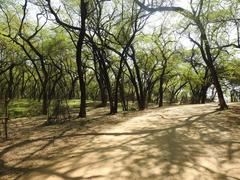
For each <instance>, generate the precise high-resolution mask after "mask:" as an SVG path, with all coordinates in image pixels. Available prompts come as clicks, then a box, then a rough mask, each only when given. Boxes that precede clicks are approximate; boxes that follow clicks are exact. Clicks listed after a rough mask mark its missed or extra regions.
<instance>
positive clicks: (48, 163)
mask: <svg viewBox="0 0 240 180" xmlns="http://www.w3.org/2000/svg"><path fill="white" fill-rule="evenodd" d="M93 118H94V117H93ZM88 120H89V121H90V120H91V118H90V119H88ZM26 123H27V122H26ZM39 123H40V122H39ZM80 124H81V122H79V120H76V121H74V122H69V123H66V124H64V125H55V126H48V127H43V126H39V124H38V123H35V124H34V126H32V125H31V124H30V126H29V129H26V127H25V126H24V123H23V127H25V128H24V131H23V130H22V129H21V128H20V126H19V130H18V131H19V132H22V135H21V136H20V137H19V138H18V139H14V140H12V141H9V142H6V143H5V144H4V146H2V147H1V152H0V159H1V161H0V169H1V170H0V174H1V177H2V178H3V179H36V180H38V179H69V180H71V179H217V180H228V179H229V180H231V179H240V140H239V139H240V130H239V126H240V105H239V104H232V105H231V106H230V109H229V110H227V111H223V112H221V111H216V105H214V104H209V105H194V106H192V105H191V106H189V105H188V106H177V107H169V108H164V109H152V110H147V111H144V112H140V113H130V114H127V115H117V116H99V117H97V118H96V117H95V121H93V123H86V124H85V125H84V126H80Z"/></svg>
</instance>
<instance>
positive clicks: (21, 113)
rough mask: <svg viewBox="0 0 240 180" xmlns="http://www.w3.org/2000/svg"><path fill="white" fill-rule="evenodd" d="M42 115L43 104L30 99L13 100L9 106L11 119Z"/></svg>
mask: <svg viewBox="0 0 240 180" xmlns="http://www.w3.org/2000/svg"><path fill="white" fill-rule="evenodd" d="M40 114H41V102H39V101H36V100H29V99H18V100H13V101H11V102H10V104H9V116H10V118H17V117H29V116H37V115H40Z"/></svg>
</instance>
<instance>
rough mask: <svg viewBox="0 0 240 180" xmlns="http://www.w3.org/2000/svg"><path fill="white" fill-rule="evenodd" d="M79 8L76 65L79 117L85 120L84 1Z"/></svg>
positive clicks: (82, 0) (85, 12) (85, 13)
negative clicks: (79, 24)
mask: <svg viewBox="0 0 240 180" xmlns="http://www.w3.org/2000/svg"><path fill="white" fill-rule="evenodd" d="M80 6H81V31H80V33H79V38H78V42H77V51H76V63H77V70H78V76H79V84H80V92H81V98H80V112H79V117H81V118H85V117H86V83H85V79H84V74H85V72H84V71H85V70H84V67H83V62H82V48H83V41H84V38H85V31H86V27H85V25H86V24H85V23H86V22H85V21H86V18H87V7H86V6H87V4H86V3H85V2H84V0H81V5H80Z"/></svg>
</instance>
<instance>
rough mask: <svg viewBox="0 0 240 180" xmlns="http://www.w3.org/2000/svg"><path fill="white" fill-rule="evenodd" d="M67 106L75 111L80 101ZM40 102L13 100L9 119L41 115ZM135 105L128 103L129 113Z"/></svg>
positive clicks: (88, 102) (90, 102) (89, 105)
mask: <svg viewBox="0 0 240 180" xmlns="http://www.w3.org/2000/svg"><path fill="white" fill-rule="evenodd" d="M67 103H68V106H69V108H70V109H77V108H79V106H80V99H71V100H68V102H67ZM99 103H100V101H90V100H88V101H87V106H88V107H90V109H91V108H94V107H96V106H97V105H98V104H99ZM41 107H42V104H41V101H37V100H30V99H15V100H12V101H11V102H10V104H9V116H10V118H20V117H33V116H38V115H41ZM136 109H137V108H136V104H132V103H130V102H129V111H135V110H136ZM118 112H122V107H121V104H120V103H119V106H118Z"/></svg>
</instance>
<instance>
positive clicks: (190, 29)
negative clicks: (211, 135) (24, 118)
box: [0, 0, 240, 117]
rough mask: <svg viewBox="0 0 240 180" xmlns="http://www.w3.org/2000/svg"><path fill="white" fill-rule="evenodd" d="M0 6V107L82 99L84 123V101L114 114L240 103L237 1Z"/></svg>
mask: <svg viewBox="0 0 240 180" xmlns="http://www.w3.org/2000/svg"><path fill="white" fill-rule="evenodd" d="M0 2H1V3H0V10H1V11H0V15H1V16H0V87H1V88H0V96H1V97H0V98H1V99H5V100H6V99H7V100H9V99H14V98H15V99H18V98H27V99H38V100H39V101H41V103H42V114H47V113H48V109H49V107H50V105H51V103H52V100H54V99H66V100H67V99H73V98H80V99H81V101H80V109H79V117H86V101H87V100H94V101H100V103H99V106H109V109H110V110H109V112H110V114H115V113H117V112H118V110H119V109H118V108H119V107H121V108H122V110H123V111H128V110H129V104H130V103H132V102H133V103H136V105H137V108H138V109H139V110H144V109H145V108H146V107H147V106H148V104H149V103H156V104H158V105H159V107H160V106H163V103H170V104H172V103H177V102H180V103H206V102H209V101H213V100H214V99H215V97H218V100H219V105H220V108H221V109H225V108H227V104H226V97H230V100H231V101H238V100H239V98H240V89H239V86H240V74H239V70H240V69H239V66H240V61H239V54H238V53H239V50H240V30H239V29H240V20H239V18H238V17H239V12H240V11H239V7H240V6H239V5H240V3H239V2H238V0H221V1H220V0H214V1H207V0H196V1H195V0H190V1H189V2H187V3H186V2H185V3H183V6H181V5H177V4H175V3H174V2H173V1H138V0H129V1H126V0H111V1H105V0H78V1H77V0H69V1H63V0H58V1H53V0H52V1H51V0H21V1H12V0H7V1H6V0H5V1H0ZM185 6H186V7H185ZM153 18H155V19H156V18H158V21H156V22H155V23H156V24H157V25H156V26H155V27H152V26H150V25H149V23H150V21H151V20H152V19H153ZM174 21H175V22H174Z"/></svg>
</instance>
